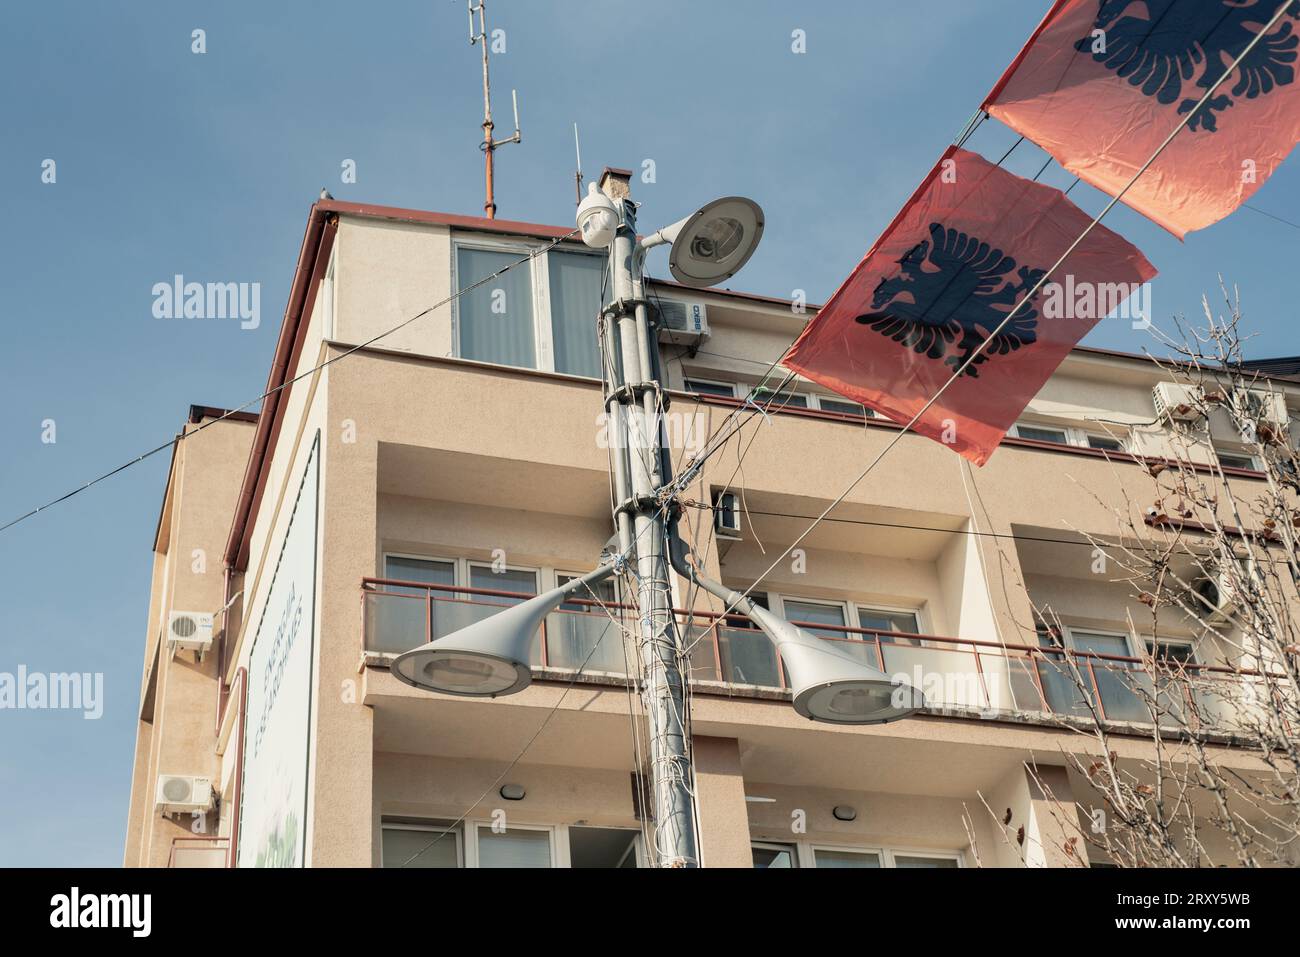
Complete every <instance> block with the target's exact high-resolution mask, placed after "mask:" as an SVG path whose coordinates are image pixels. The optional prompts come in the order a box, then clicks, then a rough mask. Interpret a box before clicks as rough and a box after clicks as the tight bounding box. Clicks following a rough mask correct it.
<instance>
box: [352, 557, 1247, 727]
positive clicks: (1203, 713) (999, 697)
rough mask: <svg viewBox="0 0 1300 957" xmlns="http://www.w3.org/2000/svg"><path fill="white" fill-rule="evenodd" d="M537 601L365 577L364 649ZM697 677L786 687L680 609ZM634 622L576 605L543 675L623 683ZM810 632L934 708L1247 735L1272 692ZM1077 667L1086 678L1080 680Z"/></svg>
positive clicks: (735, 640)
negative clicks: (1259, 701)
mask: <svg viewBox="0 0 1300 957" xmlns="http://www.w3.org/2000/svg"><path fill="white" fill-rule="evenodd" d="M530 597H532V596H531V595H530V594H524V593H519V592H509V591H493V590H489V589H482V588H463V587H456V586H451V585H432V584H427V583H422V582H412V581H401V580H396V579H384V578H366V579H363V580H362V613H363V620H364V633H363V647H364V650H365V651H368V652H374V653H381V654H383V653H387V654H400V653H401V652H403V651H407V650H409V649H411V648H414V647H417V646H418V645H421V644H424V643H425V642H427V641H431V640H434V639H437V638H441V637H443V636H444V635H448V634H451V633H452V632H454V631H456V630H458V629H460V628H463V627H465V626H466V625H469V624H471V623H473V622H475V621H479V620H481V619H483V618H486V617H488V616H490V615H494V614H496V613H497V612H498V611H500V610H501V609H502V607H504V606H507V605H511V604H515V603H517V602H520V601H524V600H526V599H528V598H530ZM674 614H675V615H676V618H677V622H678V625H679V627H680V628H681V631H682V634H683V635H684V636H685V638H686V642H687V647H688V648H689V657H690V675H691V678H692V679H693V680H695V681H710V682H721V683H724V684H728V685H741V686H752V687H758V688H780V689H784V688H787V687H788V684H787V680H786V676H785V673H784V669H783V668H782V667H781V665H780V661H779V659H778V656H777V653H776V649H775V647H774V646H773V645H772V643H771V641H769V640H768V638H767V636H766V635H764V634H763V633H762V632H761V631H759V630H758V629H757V628H755V627H754V626H753V625H752V624H750V623H749V620H748V619H747V618H744V617H741V616H735V615H720V614H717V613H714V612H707V611H683V610H680V609H677V610H674ZM611 615H613V616H616V617H619V618H621V620H622V622H623V624H624V625H625V626H630V625H632V624H634V622H635V614H634V611H633V609H632V608H631V606H628V605H621V604H616V603H612V602H606V603H604V605H603V606H602V605H601V603H600V602H597V601H593V600H590V599H578V598H573V599H570V600H569V601H567V602H566V603H565V604H564V606H562V607H561V609H560V610H558V611H555V612H553V613H551V614H550V615H548V616H547V618H546V620H545V622H544V624H543V625H542V627H541V628H540V629H539V630H538V634H537V637H536V639H535V640H534V642H533V648H532V655H531V658H530V663H531V664H532V665H533V666H534V667H537V668H542V669H556V670H566V671H576V670H581V671H582V672H583V673H585V674H593V675H611V676H615V677H617V678H618V679H619V680H625V679H626V676H627V669H628V664H629V663H632V664H633V667H635V662H636V660H637V652H636V648H635V646H634V645H633V643H632V642H631V641H628V640H626V639H625V638H624V637H623V636H624V634H625V633H626V632H625V630H624V629H620V628H619V627H618V626H617V625H616V624H615V623H614V622H613V621H612V620H611ZM795 624H797V625H799V626H801V627H802V628H804V629H806V630H807V631H809V632H811V633H813V634H815V635H817V636H819V637H820V638H822V639H823V640H826V641H830V642H835V644H836V646H837V647H838V648H839V649H840V650H842V651H845V652H847V653H849V654H850V655H853V656H855V657H859V658H861V659H862V660H863V661H864V662H865V663H867V664H869V665H872V666H874V667H876V668H879V669H880V670H881V671H884V672H885V673H886V674H889V675H891V676H902V677H903V678H905V679H906V680H908V681H909V682H911V683H912V684H913V685H915V686H916V687H917V688H919V689H920V690H921V691H923V692H924V693H925V694H926V696H927V698H928V699H929V701H930V703H931V706H932V707H933V708H935V709H939V710H962V711H978V712H980V713H982V714H985V715H990V716H991V715H996V714H999V713H1008V714H1011V713H1047V714H1057V715H1068V716H1075V717H1086V716H1087V715H1088V713H1089V705H1090V704H1091V706H1092V707H1095V708H1096V710H1097V713H1098V715H1099V716H1100V717H1101V718H1102V719H1103V720H1107V721H1128V722H1137V723H1144V724H1148V725H1149V724H1151V723H1152V706H1153V705H1154V706H1155V708H1156V710H1157V712H1158V713H1159V714H1161V715H1162V720H1161V723H1162V724H1164V723H1171V724H1178V723H1180V722H1181V721H1186V722H1187V723H1189V724H1193V725H1196V726H1202V727H1208V728H1212V729H1231V728H1235V727H1240V726H1241V723H1242V721H1243V719H1246V718H1248V717H1249V716H1248V715H1245V714H1243V710H1242V709H1243V707H1249V697H1250V695H1249V693H1244V692H1248V690H1249V686H1250V685H1251V684H1252V683H1253V684H1254V685H1256V686H1258V688H1259V694H1261V695H1262V694H1267V693H1268V692H1267V690H1266V688H1265V685H1264V682H1263V681H1262V679H1261V678H1260V676H1259V675H1258V674H1257V673H1255V672H1244V671H1240V670H1236V669H1232V668H1227V667H1222V666H1212V665H1201V664H1194V663H1190V662H1176V663H1175V662H1170V663H1168V664H1163V663H1160V662H1157V663H1155V664H1154V666H1153V665H1152V663H1151V662H1148V661H1144V660H1143V659H1141V658H1130V657H1124V656H1119V655H1106V654H1100V653H1097V652H1089V651H1075V650H1070V649H1065V648H1062V647H1059V646H1054V647H1049V648H1044V647H1039V646H1033V645H1015V644H1008V645H1004V644H1000V643H997V642H990V641H979V640H973V639H963V638H948V637H942V636H938V635H920V634H907V633H902V632H890V631H876V630H872V629H867V628H853V627H847V626H831V625H825V624H819V623H815V622H798V621H796V622H795ZM1071 664H1073V665H1074V667H1075V668H1076V669H1077V671H1078V674H1079V676H1080V678H1081V680H1082V685H1083V687H1082V689H1081V688H1080V686H1079V684H1078V683H1077V682H1076V681H1075V680H1074V677H1073V674H1072V673H1071V669H1070V666H1071Z"/></svg>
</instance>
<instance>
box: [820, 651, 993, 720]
mask: <svg viewBox="0 0 1300 957" xmlns="http://www.w3.org/2000/svg"><path fill="white" fill-rule="evenodd" d="M842 644H847V642H845V643H842ZM880 650H881V652H882V653H883V655H884V659H885V668H884V670H885V673H886V674H888V675H889V676H890V677H894V676H900V677H902V678H903V679H904V680H906V681H907V682H908V683H909V684H911V685H913V686H914V687H916V688H917V689H919V690H920V691H922V692H924V693H925V696H926V699H927V700H928V701H929V703H930V706H931V707H953V708H983V707H984V700H985V699H984V691H983V687H982V686H981V683H980V675H979V670H978V669H977V668H976V667H975V655H974V654H973V653H972V652H969V651H949V650H948V649H946V648H925V647H918V646H915V645H896V644H889V643H886V644H882V645H881V646H880ZM873 651H874V649H873Z"/></svg>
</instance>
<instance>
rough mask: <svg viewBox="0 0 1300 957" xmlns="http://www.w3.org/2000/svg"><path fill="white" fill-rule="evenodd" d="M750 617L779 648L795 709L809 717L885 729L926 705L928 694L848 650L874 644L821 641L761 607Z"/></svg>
mask: <svg viewBox="0 0 1300 957" xmlns="http://www.w3.org/2000/svg"><path fill="white" fill-rule="evenodd" d="M750 614H751V617H753V619H754V620H755V621H756V622H757V623H758V625H759V626H760V627H761V628H762V629H763V630H764V631H765V632H767V634H768V635H769V637H771V639H772V640H773V642H775V643H776V647H777V651H778V652H779V653H780V655H781V661H782V662H783V663H784V664H785V670H786V674H787V675H789V677H790V686H791V687H792V688H793V689H794V709H795V711H797V712H798V713H799V714H801V715H803V716H804V717H805V718H811V719H813V720H814V721H823V722H826V723H828V724H883V723H884V722H886V721H897V720H899V719H900V718H906V717H908V716H909V715H912V714H915V713H916V712H917V711H919V710H921V709H922V708H924V707H925V706H926V701H925V695H923V694H922V693H921V692H920V691H918V690H917V689H916V688H914V687H912V686H911V685H910V684H908V683H907V682H906V681H902V680H900V679H894V678H890V677H889V675H887V674H885V673H884V672H883V671H880V670H879V669H878V668H875V667H873V666H872V665H869V664H867V663H866V662H865V661H863V660H862V659H861V658H859V657H857V656H855V655H854V654H852V653H851V652H850V650H849V649H853V650H854V651H859V650H860V651H862V652H866V651H868V650H870V648H871V646H870V645H866V644H863V643H861V642H857V643H853V642H837V641H828V640H824V639H821V638H818V637H816V636H815V635H810V634H809V633H808V632H806V631H804V630H803V629H802V628H799V627H797V626H795V625H792V624H790V622H788V621H786V620H784V619H783V618H778V617H777V616H776V615H774V614H772V613H771V612H769V611H768V610H767V609H765V608H762V607H761V606H757V605H756V606H754V608H753V609H752V611H751V612H750ZM840 645H843V647H842V648H841V647H839V646H840Z"/></svg>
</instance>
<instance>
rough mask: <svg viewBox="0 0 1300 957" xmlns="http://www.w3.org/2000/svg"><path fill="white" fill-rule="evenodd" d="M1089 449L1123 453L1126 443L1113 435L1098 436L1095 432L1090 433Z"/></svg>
mask: <svg viewBox="0 0 1300 957" xmlns="http://www.w3.org/2000/svg"><path fill="white" fill-rule="evenodd" d="M1088 448H1090V449H1102V450H1103V451H1106V452H1123V451H1124V443H1123V442H1121V441H1120V440H1119V439H1117V438H1115V437H1114V436H1111V435H1097V434H1096V433H1095V432H1089V433H1088Z"/></svg>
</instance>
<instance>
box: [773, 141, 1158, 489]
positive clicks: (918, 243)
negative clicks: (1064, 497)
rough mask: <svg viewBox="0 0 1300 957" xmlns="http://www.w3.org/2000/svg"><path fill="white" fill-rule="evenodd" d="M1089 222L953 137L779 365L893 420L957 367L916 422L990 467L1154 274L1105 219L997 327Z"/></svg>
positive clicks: (910, 411) (915, 407) (1054, 194)
mask: <svg viewBox="0 0 1300 957" xmlns="http://www.w3.org/2000/svg"><path fill="white" fill-rule="evenodd" d="M1091 221H1092V217H1090V216H1089V215H1088V214H1087V213H1085V212H1084V211H1083V210H1081V209H1079V207H1077V206H1075V205H1074V204H1073V203H1071V202H1070V201H1069V200H1068V199H1066V197H1065V195H1064V194H1063V193H1062V192H1061V191H1060V190H1058V189H1053V188H1051V187H1048V186H1044V185H1042V184H1040V183H1034V182H1031V181H1030V180H1027V179H1023V178H1021V177H1019V176H1016V175H1014V174H1012V173H1008V172H1007V171H1006V170H1004V169H1001V168H999V167H997V166H994V165H993V164H992V163H990V162H988V161H987V160H985V159H984V158H983V157H981V156H978V155H977V154H975V153H970V152H967V151H966V150H961V149H957V148H956V147H950V148H949V149H948V151H947V152H946V153H945V154H944V155H943V158H942V159H940V161H939V163H938V165H936V166H935V168H934V169H933V170H932V171H931V172H930V175H929V176H927V177H926V179H925V181H924V182H923V183H922V184H921V186H920V187H919V188H918V189H917V191H916V192H915V193H914V194H913V195H912V198H911V199H910V200H908V202H907V205H906V206H904V207H903V209H902V211H901V212H900V213H899V214H898V216H897V217H896V218H895V219H894V221H893V223H891V224H890V226H889V228H888V229H886V230H885V233H884V235H883V236H881V237H880V239H878V240H877V241H876V244H875V245H874V246H872V247H871V249H870V250H869V251H868V252H867V255H866V257H865V258H864V259H863V260H862V262H860V263H859V264H858V266H857V268H856V269H854V270H853V273H852V274H851V275H850V276H849V278H848V279H847V280H845V282H844V284H843V285H842V286H840V288H839V289H838V290H837V291H836V293H835V295H834V296H832V297H831V300H830V302H828V303H827V304H826V305H825V306H823V307H822V309H821V311H820V312H818V313H817V315H816V316H815V317H814V318H813V320H812V322H810V323H809V324H808V327H807V328H806V329H805V330H804V331H803V334H802V335H801V336H800V337H799V339H798V340H797V341H796V342H795V344H794V346H793V347H792V348H791V351H790V353H789V354H788V356H787V358H786V359H785V362H784V364H785V366H786V367H788V368H790V369H792V370H794V371H796V372H798V373H800V374H801V375H803V376H805V377H807V378H809V379H811V380H813V381H814V382H819V383H821V384H822V385H824V386H826V387H827V388H829V389H833V390H834V391H835V392H838V393H839V394H841V395H844V396H847V397H848V398H851V399H853V400H855V401H857V402H861V403H862V404H863V405H866V406H868V407H869V408H872V409H875V410H876V411H877V412H879V413H881V414H882V415H884V416H886V417H887V418H889V419H892V420H893V421H895V422H899V423H907V422H909V421H911V419H912V417H913V416H914V415H916V414H917V413H918V412H919V411H920V410H921V408H922V407H923V406H924V405H925V403H926V402H927V401H929V399H930V398H931V397H932V396H933V395H935V394H936V393H937V392H938V391H939V390H940V389H941V388H942V387H943V386H944V384H945V383H946V382H948V380H949V379H951V378H952V376H953V375H954V373H957V372H958V370H962V371H961V374H960V375H959V376H958V377H957V379H956V381H954V382H953V383H952V385H950V386H949V387H948V388H947V390H946V391H945V392H944V393H943V395H942V396H940V398H939V399H938V401H936V402H935V403H934V404H933V405H932V406H930V408H929V409H928V410H926V412H925V414H924V415H923V416H921V418H920V419H919V420H918V421H917V422H916V424H915V425H914V426H913V430H914V431H916V432H918V433H920V434H921V435H924V436H928V437H929V438H932V439H934V440H935V441H938V442H943V443H944V444H946V445H948V446H949V447H951V448H952V449H953V450H955V451H956V452H958V453H960V454H961V455H963V456H965V457H966V458H968V459H970V460H971V461H972V462H974V463H975V464H977V465H983V464H984V463H985V462H986V461H988V457H989V456H990V455H992V454H993V450H994V449H996V448H997V447H998V443H999V442H1001V441H1002V437H1003V436H1004V435H1005V434H1006V432H1007V429H1009V428H1010V427H1011V425H1012V424H1013V423H1014V422H1015V421H1016V418H1017V417H1018V416H1019V415H1020V413H1021V412H1023V411H1024V408H1025V406H1026V405H1028V404H1029V400H1030V399H1032V398H1033V397H1034V395H1035V394H1036V393H1037V392H1038V390H1039V389H1040V388H1041V387H1042V385H1043V383H1044V382H1046V381H1047V379H1048V377H1049V376H1051V374H1052V372H1053V371H1055V369H1056V367H1057V366H1058V365H1060V364H1061V361H1062V360H1063V359H1064V358H1065V356H1066V355H1067V354H1068V353H1069V351H1070V349H1071V348H1073V347H1074V345H1075V344H1076V343H1078V341H1079V340H1080V339H1081V338H1083V336H1084V335H1085V334H1086V333H1087V332H1088V330H1089V329H1091V328H1092V327H1093V326H1094V325H1096V324H1097V320H1098V319H1101V318H1103V317H1105V316H1106V315H1109V314H1110V313H1111V312H1113V311H1114V310H1115V309H1117V308H1118V307H1119V306H1120V305H1121V304H1122V303H1123V302H1124V301H1125V300H1126V299H1127V298H1128V296H1129V295H1130V294H1132V293H1134V292H1137V291H1138V290H1139V289H1140V286H1141V284H1142V283H1145V282H1147V281H1148V280H1150V279H1151V278H1152V277H1154V276H1155V274H1156V270H1155V268H1154V267H1153V266H1152V265H1151V264H1150V263H1149V262H1147V260H1146V258H1145V257H1144V256H1143V255H1142V253H1141V252H1139V251H1138V250H1137V249H1136V248H1135V247H1134V246H1132V245H1131V244H1129V243H1128V242H1127V241H1125V240H1124V239H1123V238H1122V237H1121V236H1119V235H1117V234H1116V233H1114V232H1111V231H1110V230H1109V229H1106V228H1105V227H1104V226H1101V225H1098V226H1096V227H1094V228H1093V230H1092V232H1091V233H1089V235H1088V237H1087V238H1086V239H1085V240H1084V241H1083V242H1082V243H1081V244H1080V245H1079V246H1078V248H1077V249H1075V251H1074V252H1073V253H1071V254H1070V256H1069V257H1068V258H1067V259H1066V260H1065V262H1064V263H1062V264H1061V266H1060V268H1059V269H1058V270H1057V271H1056V273H1055V274H1053V275H1052V276H1050V277H1049V281H1048V282H1046V283H1044V284H1043V287H1042V288H1041V289H1040V290H1039V291H1038V293H1037V294H1035V296H1034V297H1033V299H1031V300H1030V301H1029V302H1027V303H1025V304H1024V305H1022V306H1021V307H1020V309H1019V311H1018V312H1016V314H1015V316H1014V317H1013V318H1012V319H1011V321H1010V322H1009V323H1007V325H1006V326H1005V327H1004V328H1003V329H1001V331H998V332H997V333H996V334H994V331H995V330H996V329H997V327H998V326H999V325H1000V324H1001V323H1002V322H1003V320H1004V319H1006V317H1007V315H1008V314H1009V313H1010V312H1011V311H1012V309H1013V308H1014V307H1015V306H1016V305H1017V304H1018V303H1019V302H1020V301H1021V300H1022V299H1023V298H1024V297H1025V294H1026V293H1027V292H1029V290H1030V289H1031V288H1033V286H1034V285H1035V283H1037V282H1038V280H1039V279H1040V278H1042V277H1043V275H1044V273H1045V272H1046V271H1047V270H1048V269H1051V268H1052V266H1053V265H1055V263H1056V261H1057V260H1058V259H1060V258H1061V255H1062V254H1063V253H1064V252H1065V251H1066V249H1068V248H1069V247H1070V244H1071V243H1073V242H1074V241H1075V240H1076V239H1078V237H1079V236H1080V234H1082V233H1083V231H1084V230H1085V229H1086V228H1087V227H1088V224H1089V223H1090V222H1091ZM990 336H991V337H992V338H991V339H990ZM986 339H988V340H989V341H988V344H987V345H985V346H984V348H983V351H982V352H979V353H978V354H976V350H977V349H978V348H979V347H980V345H981V343H984V342H985V340H986ZM972 356H974V359H973V360H972V361H970V362H969V363H967V360H968V359H971V357H972ZM963 367H964V368H963Z"/></svg>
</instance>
